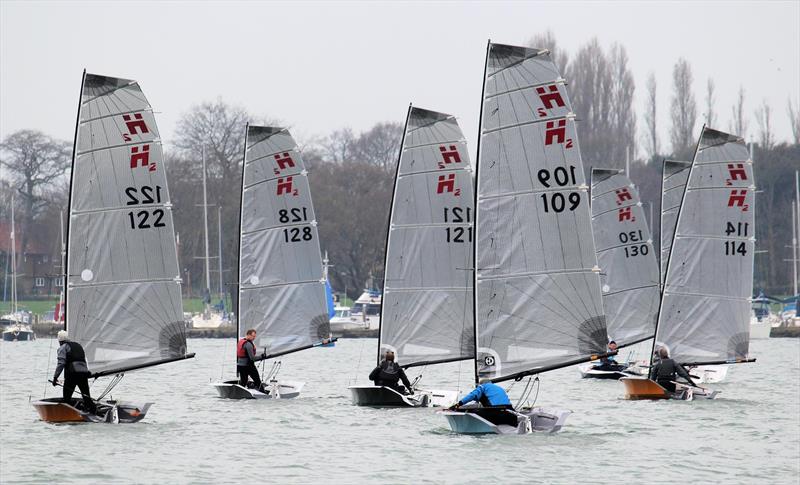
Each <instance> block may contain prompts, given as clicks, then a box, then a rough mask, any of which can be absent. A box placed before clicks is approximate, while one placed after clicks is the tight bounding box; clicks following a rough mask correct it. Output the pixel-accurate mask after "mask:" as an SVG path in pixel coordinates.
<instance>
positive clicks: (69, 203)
mask: <svg viewBox="0 0 800 485" xmlns="http://www.w3.org/2000/svg"><path fill="white" fill-rule="evenodd" d="M85 82H86V69H84V70H83V74H81V90H80V92H79V94H78V109H77V112H78V113H77V115H76V116H75V135H74V136H73V139H72V160H71V161H70V167H71V169H70V171H69V194H68V195H67V230H66V233H65V234H66V239H65V240H64V257H63V261H62V263H61V264H62V265H63V264H65V265H66V266H64V268H62V270H63V271H64V307H63V308H62V310H61V311H62V313H63V315H64V330H67V325H69V322H68V321H67V320H68V319H67V300H68V299H69V291H67V285H68V284H69V244H67V241H69V227H70V225H71V224H70V222H71V217H69V210H70V209H69V208H70V207H72V187H73V184H72V181H73V179H74V177H75V156H76V155H77V153H78V128H79V127H80V123H81V107H82V106H83V85H84V83H85ZM67 331H68V330H67Z"/></svg>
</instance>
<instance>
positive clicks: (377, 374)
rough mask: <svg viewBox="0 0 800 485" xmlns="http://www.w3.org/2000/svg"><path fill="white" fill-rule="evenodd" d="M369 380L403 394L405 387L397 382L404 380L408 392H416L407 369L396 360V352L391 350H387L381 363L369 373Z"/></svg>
mask: <svg viewBox="0 0 800 485" xmlns="http://www.w3.org/2000/svg"><path fill="white" fill-rule="evenodd" d="M369 380H371V381H372V382H374V383H375V385H376V386H385V387H390V388H392V389H394V390H395V391H397V392H399V393H401V394H403V393H404V392H403V388H401V387H400V385H399V384H398V383H397V381H399V380H402V381H403V385H404V386H406V387H405V388H406V390H407V391H408V394H414V389H412V388H411V383H410V382H409V381H408V377H406V373H405V371H404V370H403V368H402V367H400V364H398V363H397V362H395V361H394V352H393V351H391V350H387V351H386V354H385V355H384V356H383V360H382V361H381V363H380V364H378V366H377V367H375V368H374V369H373V370H372V372H370V373H369Z"/></svg>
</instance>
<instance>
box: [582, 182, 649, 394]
mask: <svg viewBox="0 0 800 485" xmlns="http://www.w3.org/2000/svg"><path fill="white" fill-rule="evenodd" d="M591 181H592V183H591V187H592V190H591V198H592V231H593V233H594V242H595V245H596V246H597V261H598V264H599V265H600V269H601V271H602V272H601V273H600V284H601V288H602V291H603V305H604V306H605V313H606V319H607V321H608V337H609V339H610V340H614V341H615V342H616V343H617V348H622V347H626V346H628V345H633V344H636V343H639V342H643V341H645V340H648V339H651V338H653V335H654V334H655V329H656V317H657V316H658V304H659V301H660V299H661V291H660V289H659V276H658V263H657V262H656V256H655V252H654V251H653V240H652V238H651V237H650V229H649V228H648V227H647V219H646V218H645V215H644V210H643V209H642V202H641V200H640V198H639V191H638V190H636V186H634V185H633V183H632V182H631V180H630V179H629V178H628V177H627V176H626V175H625V173H624V172H623V171H622V170H616V169H603V168H595V169H592V175H591ZM578 369H579V371H580V373H581V376H582V377H586V378H595V379H619V378H621V377H624V376H626V375H631V374H630V373H629V372H628V365H627V364H622V363H620V364H613V363H608V364H601V365H596V364H593V363H587V364H582V365H580V366H578Z"/></svg>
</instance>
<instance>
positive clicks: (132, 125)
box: [122, 113, 150, 135]
mask: <svg viewBox="0 0 800 485" xmlns="http://www.w3.org/2000/svg"><path fill="white" fill-rule="evenodd" d="M122 119H123V120H125V126H127V127H128V133H129V134H131V135H135V134H136V133H150V130H149V129H148V128H147V124H146V123H145V122H144V119H143V118H142V113H136V114H134V115H133V119H131V115H122Z"/></svg>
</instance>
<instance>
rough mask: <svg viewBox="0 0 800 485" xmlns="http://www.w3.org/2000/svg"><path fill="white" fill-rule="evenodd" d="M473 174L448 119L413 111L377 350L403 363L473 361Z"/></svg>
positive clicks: (452, 121)
mask: <svg viewBox="0 0 800 485" xmlns="http://www.w3.org/2000/svg"><path fill="white" fill-rule="evenodd" d="M473 205H474V193H473V181H472V171H471V168H470V162H469V157H468V154H467V144H466V141H465V140H464V135H463V134H462V132H461V129H460V128H459V126H458V123H457V121H456V119H455V118H454V117H453V116H450V115H447V114H444V113H437V112H434V111H428V110H425V109H420V108H416V107H411V108H410V109H409V113H408V120H407V122H406V129H405V133H404V136H403V144H402V147H401V154H400V159H399V162H398V167H397V176H396V179H395V189H394V197H393V200H392V210H391V215H390V226H389V237H388V241H387V249H386V251H387V256H386V271H385V274H386V276H385V280H384V289H383V306H382V313H381V327H380V328H381V330H380V347H381V352H382V351H383V349H392V350H394V351H395V352H396V353H397V357H398V359H399V360H400V361H401V363H402V364H403V365H404V366H406V365H414V364H418V363H421V362H441V361H451V360H459V359H471V358H473V356H474V355H475V354H474V353H475V351H474V343H475V337H474V328H473V318H472V317H473V315H472V314H473V311H472V299H473V296H472V279H473V274H472V236H473V226H472V221H473V219H474V209H473Z"/></svg>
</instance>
